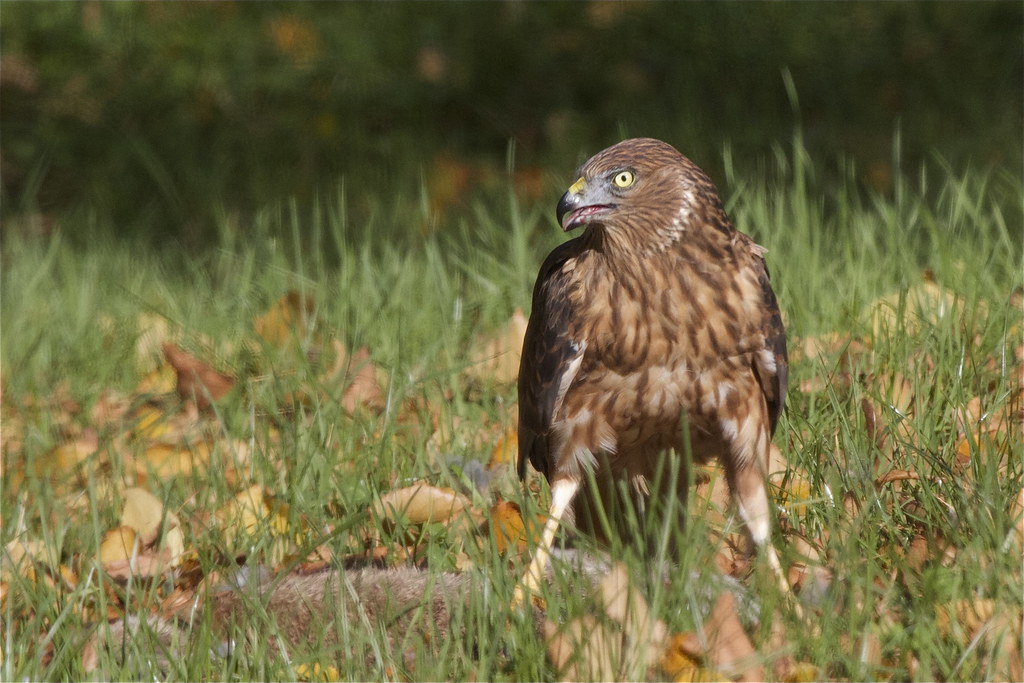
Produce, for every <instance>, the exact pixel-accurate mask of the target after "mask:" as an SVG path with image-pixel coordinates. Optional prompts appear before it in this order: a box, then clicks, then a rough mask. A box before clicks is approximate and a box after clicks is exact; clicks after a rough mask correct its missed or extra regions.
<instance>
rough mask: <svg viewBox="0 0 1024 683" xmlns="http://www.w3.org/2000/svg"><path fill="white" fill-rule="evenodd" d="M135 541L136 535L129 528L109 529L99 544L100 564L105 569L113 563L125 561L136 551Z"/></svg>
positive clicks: (133, 530)
mask: <svg viewBox="0 0 1024 683" xmlns="http://www.w3.org/2000/svg"><path fill="white" fill-rule="evenodd" d="M137 541H138V534H137V533H136V532H135V529H133V528H131V527H130V526H119V527H117V528H115V529H111V530H110V531H108V532H107V533H106V534H104V535H103V541H102V542H100V564H101V565H103V567H104V569H106V568H107V567H108V566H111V565H114V564H115V563H121V562H124V561H127V560H128V559H129V558H131V556H132V554H133V553H134V552H135V551H136V549H137V548H136V545H135V544H136V542H137Z"/></svg>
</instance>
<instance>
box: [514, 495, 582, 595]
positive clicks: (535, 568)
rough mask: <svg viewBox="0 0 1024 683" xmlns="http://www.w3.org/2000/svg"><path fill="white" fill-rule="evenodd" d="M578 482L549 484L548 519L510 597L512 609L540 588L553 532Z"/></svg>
mask: <svg viewBox="0 0 1024 683" xmlns="http://www.w3.org/2000/svg"><path fill="white" fill-rule="evenodd" d="M579 487H580V482H579V481H578V480H576V479H557V480H555V483H554V484H552V485H551V508H550V509H549V510H548V521H547V523H546V524H545V525H544V531H543V532H542V533H541V537H540V545H538V546H537V550H536V551H534V554H533V560H531V562H530V566H529V567H527V569H526V574H525V575H524V576H523V578H522V579H520V581H519V584H518V585H517V586H516V592H515V594H514V595H513V597H512V607H513V609H518V608H519V607H520V606H522V605H523V603H524V602H525V599H526V596H527V595H533V594H535V593H536V592H537V589H538V588H540V582H541V580H543V578H544V570H545V569H547V566H548V561H549V560H550V559H551V548H552V546H553V545H554V543H555V533H556V532H557V531H558V525H559V523H560V522H561V521H562V517H564V516H565V511H566V510H567V509H568V508H569V503H571V502H572V499H573V496H575V495H576V491H577V489H579Z"/></svg>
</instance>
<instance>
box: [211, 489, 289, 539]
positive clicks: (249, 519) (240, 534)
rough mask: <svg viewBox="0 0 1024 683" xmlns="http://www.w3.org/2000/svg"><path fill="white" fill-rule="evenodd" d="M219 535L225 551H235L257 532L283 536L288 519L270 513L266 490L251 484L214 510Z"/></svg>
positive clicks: (273, 512) (271, 511)
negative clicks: (226, 548)
mask: <svg viewBox="0 0 1024 683" xmlns="http://www.w3.org/2000/svg"><path fill="white" fill-rule="evenodd" d="M217 519H218V520H219V521H220V523H221V532H222V534H223V536H224V540H225V542H226V543H227V545H228V547H229V548H233V549H235V550H239V549H240V548H241V547H243V546H244V544H245V543H246V541H248V539H250V538H252V537H253V536H255V535H256V534H257V533H258V532H260V531H267V532H273V533H283V532H284V531H286V530H287V528H288V520H287V519H285V518H284V517H283V516H282V515H280V514H278V513H277V512H275V511H273V510H271V506H270V503H269V501H268V500H267V496H266V491H265V490H264V488H263V487H262V486H260V485H259V484H254V485H253V486H250V487H249V488H247V489H246V490H244V491H242V492H241V493H239V494H238V495H236V496H235V497H234V498H232V499H231V500H230V501H228V502H227V503H226V504H225V505H224V506H222V507H221V508H220V509H219V510H217Z"/></svg>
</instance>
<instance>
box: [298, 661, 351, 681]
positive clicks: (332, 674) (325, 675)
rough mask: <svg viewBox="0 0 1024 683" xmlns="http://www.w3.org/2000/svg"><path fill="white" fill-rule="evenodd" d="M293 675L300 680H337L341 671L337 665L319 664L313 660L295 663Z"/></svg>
mask: <svg viewBox="0 0 1024 683" xmlns="http://www.w3.org/2000/svg"><path fill="white" fill-rule="evenodd" d="M295 677H296V678H297V679H298V680H300V681H337V680H339V679H341V673H340V672H339V671H338V669H337V667H333V666H321V665H320V664H318V663H316V662H313V663H312V664H297V665H296V666H295Z"/></svg>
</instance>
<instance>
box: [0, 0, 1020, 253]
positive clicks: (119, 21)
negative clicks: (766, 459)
mask: <svg viewBox="0 0 1024 683" xmlns="http://www.w3.org/2000/svg"><path fill="white" fill-rule="evenodd" d="M0 31H2V36H0V38H2V40H0V51H2V52H0V89H2V125H0V155H2V167H0V171H2V184H3V189H2V193H3V194H2V198H0V199H2V210H3V219H4V223H5V226H6V228H5V231H6V230H19V231H21V232H26V231H33V232H40V233H42V234H46V233H47V231H51V230H53V229H54V225H57V224H59V223H60V221H61V220H62V219H63V218H66V217H68V216H72V215H73V216H83V215H84V216H87V217H88V219H89V220H88V223H89V224H91V225H93V226H98V227H97V228H96V229H98V230H101V231H108V232H111V233H112V234H114V235H116V236H140V237H142V238H143V239H147V240H150V239H152V240H157V241H162V240H166V239H171V240H174V241H176V242H179V243H181V244H184V245H193V246H201V245H203V244H204V243H207V242H209V240H210V239H211V238H212V237H213V235H214V233H215V228H214V225H216V224H217V223H218V220H220V219H222V218H223V217H224V216H225V215H226V216H234V217H236V218H238V219H239V221H241V222H242V223H244V219H245V216H247V215H250V214H251V213H252V212H255V211H258V210H259V209H260V208H261V207H265V206H269V205H273V204H274V203H275V202H278V203H279V202H282V201H284V200H287V199H288V198H292V197H294V198H297V199H298V201H300V202H313V201H318V200H319V199H318V198H322V197H324V196H331V197H335V196H337V195H338V193H339V192H343V194H344V198H345V206H346V211H347V212H348V213H349V218H350V219H352V220H354V221H358V220H362V219H366V218H367V217H369V216H373V215H379V214H381V213H382V212H384V213H386V212H387V211H389V210H394V207H395V206H396V205H397V204H400V203H401V202H406V203H407V204H409V203H411V205H412V206H413V207H414V208H415V210H416V211H417V212H418V214H419V215H421V216H422V221H420V222H419V223H418V224H417V226H414V227H416V228H417V229H420V230H424V229H426V230H432V229H439V228H440V227H442V226H443V225H444V224H445V222H446V221H451V220H455V217H457V216H458V215H459V210H460V207H461V206H463V205H464V204H465V202H466V198H467V197H471V196H475V195H476V194H479V193H481V192H482V193H486V192H488V191H494V192H498V191H503V190H504V188H506V187H508V186H509V185H512V186H514V187H515V188H516V190H517V192H518V193H519V195H520V196H521V197H524V198H525V199H526V200H528V201H536V202H542V203H546V204H551V205H552V206H553V205H554V201H555V198H556V197H557V195H558V194H559V193H560V192H561V187H562V185H564V184H565V183H566V182H567V181H569V180H570V179H571V174H572V170H573V167H574V166H575V165H576V164H577V163H579V162H580V161H582V160H583V159H584V158H585V157H586V156H588V155H589V154H591V153H593V152H596V151H597V150H599V149H601V148H603V147H605V146H607V145H608V144H610V143H613V142H615V141H617V140H618V139H620V138H622V137H625V136H633V135H651V136H655V137H662V138H664V139H667V140H668V141H670V142H672V143H673V144H675V145H676V146H677V147H678V148H679V149H680V150H681V151H683V152H684V153H685V154H687V155H688V156H690V157H691V158H692V159H694V161H696V162H697V163H698V164H699V165H701V166H703V167H704V168H705V169H706V170H708V171H709V172H710V173H711V175H712V177H713V178H715V179H716V181H718V182H719V183H720V184H724V180H723V177H724V176H723V172H724V168H723V165H724V164H727V163H732V164H734V165H735V168H734V169H733V170H736V171H737V172H738V173H740V174H742V173H744V172H756V171H758V170H759V169H762V170H763V169H764V168H766V167H768V166H770V164H767V163H766V162H767V161H769V160H771V159H773V158H774V157H776V156H778V155H779V154H780V153H781V152H780V150H781V149H783V148H786V149H788V148H789V146H790V144H791V140H792V138H793V135H794V131H796V130H799V131H800V133H801V135H802V136H803V142H804V144H805V145H806V147H807V149H808V151H809V153H810V155H811V157H812V159H813V161H814V164H815V166H816V168H817V169H819V171H820V173H821V174H823V175H825V176H828V175H829V174H833V175H836V176H837V177H838V176H840V175H842V174H843V173H849V172H851V171H850V168H851V166H852V168H853V171H852V172H853V173H855V174H856V177H857V178H858V180H859V181H860V182H861V184H862V187H864V188H865V189H866V190H874V191H878V192H882V193H887V192H889V191H890V189H891V185H892V182H893V177H894V174H896V173H898V172H899V171H900V170H903V171H910V172H913V171H914V169H915V168H917V167H918V166H919V165H920V164H921V163H922V162H926V161H929V160H931V159H933V157H939V158H941V159H942V160H943V163H948V164H950V165H952V166H954V167H959V168H966V167H968V166H973V167H980V168H993V167H994V168H999V169H1005V170H1006V171H1008V172H1010V173H1012V174H1014V175H1015V176H1019V175H1020V174H1021V156H1022V144H1024V143H1022V134H1021V131H1022V127H1024V123H1022V110H1024V103H1022V83H1024V68H1022V35H1024V3H1020V2H970V3H968V2H912V3H874V2H867V3H859V2H849V3H817V2H806V3H805V2H801V3H790V2H781V3H762V2H757V3H746V2H734V3H705V2H693V3H660V2H637V3H604V2H577V3H563V2H552V3H524V2H509V1H506V2H494V3H491V2H488V3H483V2H480V3H466V4H464V3H458V4H456V3H372V4H371V3H279V2H254V3H249V2H217V3H205V2H204V3H192V2H174V3H171V2H154V3H141V2H129V3H108V2H84V3H63V2H62V3H54V2H48V3H35V2H10V1H8V2H4V3H3V5H2V7H0ZM895 148H898V149H895ZM724 150H728V151H729V154H727V155H723V151H724ZM727 160H731V161H727ZM897 165H900V166H902V169H898V168H895V166H897ZM342 188H343V189H342ZM406 208H407V207H406ZM403 211H404V214H403V213H402V212H397V213H395V214H394V215H395V216H396V217H397V216H401V215H406V216H407V215H408V211H407V210H405V209H403ZM221 222H222V223H223V221H221ZM385 222H386V223H388V224H389V225H391V226H392V227H396V226H395V223H398V222H402V221H397V220H396V221H391V222H388V221H385ZM405 222H408V221H405ZM77 224H79V225H80V224H82V223H81V221H79V222H78V223H77Z"/></svg>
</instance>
